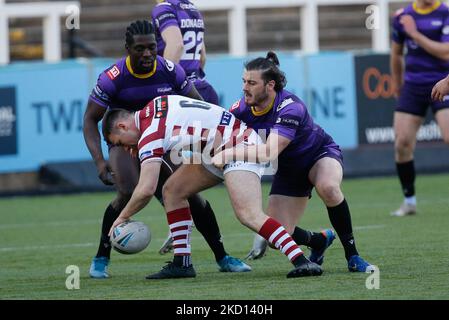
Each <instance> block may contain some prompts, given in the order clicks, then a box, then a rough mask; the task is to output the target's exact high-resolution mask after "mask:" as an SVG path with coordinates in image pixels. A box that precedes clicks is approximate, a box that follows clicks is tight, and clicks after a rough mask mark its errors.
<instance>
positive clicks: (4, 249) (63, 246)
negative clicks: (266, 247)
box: [0, 224, 385, 252]
mask: <svg viewBox="0 0 449 320" xmlns="http://www.w3.org/2000/svg"><path fill="white" fill-rule="evenodd" d="M384 227H385V225H383V224H377V225H368V226H356V227H354V230H369V229H381V228H384ZM240 237H251V233H234V234H231V235H228V236H226V235H225V236H224V237H223V238H224V240H226V239H230V238H240ZM165 239H166V238H156V239H153V241H158V242H162V241H164V240H165ZM191 239H192V240H198V239H203V237H202V236H201V235H199V236H193V237H191ZM97 245H98V243H93V242H86V243H72V244H59V245H51V244H49V245H41V246H22V247H21V246H17V247H0V252H8V251H24V250H48V249H66V248H84V247H94V246H97Z"/></svg>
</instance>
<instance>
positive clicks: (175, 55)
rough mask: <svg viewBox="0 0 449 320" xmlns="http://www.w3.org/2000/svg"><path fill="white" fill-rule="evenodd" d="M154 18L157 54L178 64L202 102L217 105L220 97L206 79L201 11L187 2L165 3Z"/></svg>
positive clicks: (158, 5)
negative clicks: (192, 83)
mask: <svg viewBox="0 0 449 320" xmlns="http://www.w3.org/2000/svg"><path fill="white" fill-rule="evenodd" d="M152 18H153V24H154V26H155V28H156V40H157V50H158V54H159V55H160V56H163V57H164V58H166V59H169V60H171V61H173V62H176V63H179V64H180V65H181V66H182V67H183V68H184V70H185V72H186V74H187V78H188V79H190V80H192V81H193V82H194V84H195V87H196V88H197V90H198V92H199V93H200V94H201V96H202V97H203V99H204V100H205V101H207V102H210V103H213V104H216V105H218V104H219V103H218V95H217V93H216V92H215V90H214V88H213V87H212V86H211V85H210V84H209V83H208V82H207V81H206V79H205V73H204V66H205V64H206V45H205V42H204V33H205V26H204V20H203V16H202V15H201V12H200V11H198V9H197V8H196V7H195V5H194V4H193V3H192V2H190V1H188V0H165V1H160V3H159V4H157V5H156V6H155V7H154V8H153V11H152Z"/></svg>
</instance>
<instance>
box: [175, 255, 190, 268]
mask: <svg viewBox="0 0 449 320" xmlns="http://www.w3.org/2000/svg"><path fill="white" fill-rule="evenodd" d="M173 263H174V264H175V266H178V267H190V266H191V265H192V256H191V255H187V256H174V258H173Z"/></svg>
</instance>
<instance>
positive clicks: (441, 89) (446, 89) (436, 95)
mask: <svg viewBox="0 0 449 320" xmlns="http://www.w3.org/2000/svg"><path fill="white" fill-rule="evenodd" d="M448 94H449V76H447V77H446V78H444V79H443V80H440V81H438V82H437V84H436V85H434V86H433V88H432V93H431V97H432V100H435V101H443V99H444V97H445V96H446V95H448Z"/></svg>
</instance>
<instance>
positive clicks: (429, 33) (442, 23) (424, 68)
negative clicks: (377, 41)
mask: <svg viewBox="0 0 449 320" xmlns="http://www.w3.org/2000/svg"><path fill="white" fill-rule="evenodd" d="M403 15H410V16H412V17H413V19H414V20H415V22H416V27H417V29H418V31H419V32H420V33H422V34H423V35H425V36H426V37H427V38H429V39H431V40H433V41H438V42H449V9H448V7H447V6H446V5H445V4H443V3H441V2H440V1H437V2H435V5H434V6H433V7H432V8H430V9H429V10H426V11H422V10H420V9H418V8H417V7H416V3H412V4H410V5H408V6H407V7H405V8H403V9H399V10H398V11H396V13H395V16H394V18H393V28H392V31H393V32H392V39H393V41H395V42H396V43H399V44H405V46H406V47H407V54H406V56H405V74H404V80H405V82H409V83H415V84H432V83H435V82H437V81H439V80H441V79H442V78H444V77H446V76H447V74H448V73H449V62H447V61H443V60H440V59H439V58H437V57H435V56H433V55H431V54H430V53H428V52H427V51H425V50H424V49H422V48H421V47H419V46H418V45H417V44H416V43H415V42H414V41H413V40H412V39H411V38H410V37H409V36H408V35H407V34H406V33H405V31H404V28H403V26H402V25H401V23H400V22H399V21H400V18H401V16H403Z"/></svg>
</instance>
